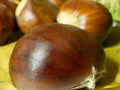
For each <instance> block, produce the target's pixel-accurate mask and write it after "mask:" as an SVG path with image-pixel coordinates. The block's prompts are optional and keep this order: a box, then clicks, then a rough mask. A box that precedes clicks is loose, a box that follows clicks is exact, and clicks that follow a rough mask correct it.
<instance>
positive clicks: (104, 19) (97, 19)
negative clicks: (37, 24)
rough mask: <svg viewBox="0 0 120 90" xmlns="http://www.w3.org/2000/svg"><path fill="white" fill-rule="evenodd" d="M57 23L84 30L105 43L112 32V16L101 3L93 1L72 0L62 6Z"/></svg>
mask: <svg viewBox="0 0 120 90" xmlns="http://www.w3.org/2000/svg"><path fill="white" fill-rule="evenodd" d="M57 22H59V23H63V24H70V25H74V26H77V27H79V28H82V29H83V30H86V31H88V32H90V33H92V34H93V35H94V36H96V37H97V38H98V39H99V41H100V42H103V41H104V40H105V39H106V38H107V36H108V35H109V33H110V31H111V30H110V27H111V25H112V16H111V13H110V12H109V11H108V9H107V8H105V6H103V5H102V4H100V3H97V2H94V1H92V0H70V1H68V2H66V3H65V4H64V5H62V6H61V8H60V11H59V13H58V16H57Z"/></svg>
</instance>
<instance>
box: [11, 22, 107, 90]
mask: <svg viewBox="0 0 120 90" xmlns="http://www.w3.org/2000/svg"><path fill="white" fill-rule="evenodd" d="M105 62H106V59H105V53H104V50H103V48H102V47H101V45H100V44H99V43H98V41H97V40H96V38H95V37H93V36H91V35H90V34H89V33H87V32H85V31H84V30H81V29H79V28H77V27H74V26H70V25H64V24H57V23H51V24H45V25H39V26H37V27H35V28H34V29H33V30H32V31H31V32H29V33H27V34H25V35H24V36H23V37H22V38H21V39H20V40H18V42H17V43H16V45H15V47H14V50H13V52H12V55H11V58H10V67H9V68H10V76H11V78H12V81H13V83H14V84H15V86H16V87H17V88H18V89H19V90H74V89H77V88H83V87H88V88H89V89H93V88H94V87H95V82H96V79H98V78H99V75H101V74H102V72H103V70H104V69H105Z"/></svg>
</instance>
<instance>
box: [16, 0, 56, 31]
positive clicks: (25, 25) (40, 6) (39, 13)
mask: <svg viewBox="0 0 120 90" xmlns="http://www.w3.org/2000/svg"><path fill="white" fill-rule="evenodd" d="M57 12H58V10H57V8H56V7H55V6H54V5H53V4H52V3H50V2H49V1H48V0H22V1H21V2H20V3H19V5H18V7H17V9H16V12H15V13H16V14H15V15H16V19H17V23H18V26H19V27H20V29H21V30H22V32H24V33H27V32H29V30H30V29H31V28H32V27H34V26H36V25H39V24H45V23H50V22H54V21H55V20H56V16H57Z"/></svg>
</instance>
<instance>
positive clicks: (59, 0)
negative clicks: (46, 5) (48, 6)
mask: <svg viewBox="0 0 120 90" xmlns="http://www.w3.org/2000/svg"><path fill="white" fill-rule="evenodd" d="M49 1H50V2H51V3H52V4H53V5H55V6H56V7H57V8H58V9H59V8H60V7H61V5H62V4H63V3H65V2H66V1H67V0H49Z"/></svg>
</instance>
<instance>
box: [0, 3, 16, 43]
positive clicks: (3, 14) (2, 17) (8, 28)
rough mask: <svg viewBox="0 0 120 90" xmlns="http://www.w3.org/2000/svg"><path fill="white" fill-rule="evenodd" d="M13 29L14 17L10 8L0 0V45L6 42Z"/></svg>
mask: <svg viewBox="0 0 120 90" xmlns="http://www.w3.org/2000/svg"><path fill="white" fill-rule="evenodd" d="M13 29H14V17H13V14H12V12H11V10H10V9H9V8H8V7H7V6H6V5H5V4H4V3H2V2H0V45H3V44H5V43H6V41H7V40H8V38H9V37H10V35H11V34H12V33H13Z"/></svg>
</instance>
